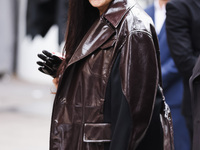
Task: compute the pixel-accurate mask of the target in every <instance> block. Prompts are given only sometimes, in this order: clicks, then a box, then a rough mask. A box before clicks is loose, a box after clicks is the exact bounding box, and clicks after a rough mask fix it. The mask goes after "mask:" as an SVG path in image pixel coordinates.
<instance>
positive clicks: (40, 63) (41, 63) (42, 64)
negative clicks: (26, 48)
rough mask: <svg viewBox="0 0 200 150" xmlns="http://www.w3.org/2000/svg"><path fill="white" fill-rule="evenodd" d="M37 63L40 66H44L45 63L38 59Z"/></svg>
mask: <svg viewBox="0 0 200 150" xmlns="http://www.w3.org/2000/svg"><path fill="white" fill-rule="evenodd" d="M36 63H37V64H38V65H39V66H44V63H43V62H41V61H37V62H36Z"/></svg>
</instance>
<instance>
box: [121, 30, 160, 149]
mask: <svg viewBox="0 0 200 150" xmlns="http://www.w3.org/2000/svg"><path fill="white" fill-rule="evenodd" d="M158 74H159V72H158V64H157V59H156V52H155V47H154V42H153V38H152V36H151V35H150V34H149V33H148V32H143V31H134V32H132V33H131V34H130V35H129V36H128V38H127V41H126V43H125V45H124V46H123V48H122V51H121V60H120V76H121V85H122V92H123V94H124V96H125V98H126V100H127V102H128V104H129V109H130V112H131V119H132V130H131V131H132V133H131V136H130V139H129V149H130V150H134V149H136V147H137V145H138V144H139V142H140V141H141V139H142V138H143V136H144V135H145V132H146V130H147V128H148V126H149V123H150V120H151V117H152V113H153V108H154V103H155V97H156V89H157V84H158V78H159V77H158Z"/></svg>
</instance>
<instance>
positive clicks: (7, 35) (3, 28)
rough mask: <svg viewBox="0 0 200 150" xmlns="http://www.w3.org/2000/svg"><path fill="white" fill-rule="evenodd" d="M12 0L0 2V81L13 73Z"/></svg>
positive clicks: (13, 26) (13, 24) (13, 30)
mask: <svg viewBox="0 0 200 150" xmlns="http://www.w3.org/2000/svg"><path fill="white" fill-rule="evenodd" d="M14 10H15V9H14V0H6V1H5V0H1V1H0V79H1V78H2V77H3V76H4V75H5V74H11V73H12V72H13V64H14V60H13V59H14V57H15V56H14V48H15V23H16V22H15V19H14V17H15V16H14V14H15V12H14Z"/></svg>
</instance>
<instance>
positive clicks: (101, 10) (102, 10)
mask: <svg viewBox="0 0 200 150" xmlns="http://www.w3.org/2000/svg"><path fill="white" fill-rule="evenodd" d="M108 6H109V4H108V5H106V6H103V7H99V8H98V9H99V15H100V16H101V15H102V14H103V13H104V12H105V11H106V10H107V9H108Z"/></svg>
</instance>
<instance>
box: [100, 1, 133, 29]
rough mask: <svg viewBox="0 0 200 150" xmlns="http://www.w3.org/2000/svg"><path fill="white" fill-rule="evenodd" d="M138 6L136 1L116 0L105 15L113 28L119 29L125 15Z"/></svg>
mask: <svg viewBox="0 0 200 150" xmlns="http://www.w3.org/2000/svg"><path fill="white" fill-rule="evenodd" d="M135 4H136V1H135V0H114V1H113V2H112V3H111V4H110V6H109V8H108V10H107V11H106V12H105V13H104V14H103V17H104V18H105V19H107V20H108V21H109V22H110V23H111V24H112V25H113V27H115V28H117V26H118V25H119V23H120V22H121V20H122V19H123V17H124V15H125V14H126V13H127V12H128V11H129V9H130V8H131V7H133V6H134V5H135Z"/></svg>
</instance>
